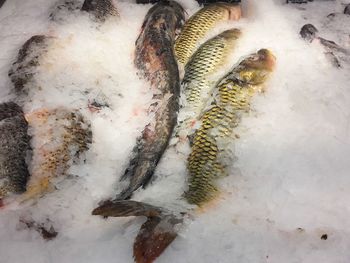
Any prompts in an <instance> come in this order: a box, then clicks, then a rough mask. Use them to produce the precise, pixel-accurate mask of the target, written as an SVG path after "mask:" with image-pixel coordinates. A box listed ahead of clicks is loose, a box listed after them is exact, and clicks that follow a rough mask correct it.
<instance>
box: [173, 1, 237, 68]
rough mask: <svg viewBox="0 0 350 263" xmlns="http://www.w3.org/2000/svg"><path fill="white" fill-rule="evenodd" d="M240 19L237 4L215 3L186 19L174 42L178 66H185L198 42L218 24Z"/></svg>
mask: <svg viewBox="0 0 350 263" xmlns="http://www.w3.org/2000/svg"><path fill="white" fill-rule="evenodd" d="M240 17H241V7H240V5H239V4H230V3H216V4H212V5H208V6H206V7H203V8H202V9H200V10H199V11H198V12H197V13H195V14H194V15H193V16H191V17H190V19H188V21H187V22H186V23H185V25H184V28H183V30H182V32H181V34H180V35H179V37H178V38H177V39H176V41H175V47H174V50H175V56H176V59H177V61H178V62H179V64H181V65H186V64H187V62H188V61H189V59H190V57H191V56H192V55H193V53H194V52H195V51H196V49H197V46H198V44H199V42H200V41H203V38H204V37H205V35H206V34H207V33H208V32H209V31H210V30H211V29H213V28H214V27H215V26H217V25H218V24H219V23H221V22H223V21H228V20H238V19H239V18H240Z"/></svg>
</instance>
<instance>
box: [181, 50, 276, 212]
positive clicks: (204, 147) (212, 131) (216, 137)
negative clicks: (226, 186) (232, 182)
mask: <svg viewBox="0 0 350 263" xmlns="http://www.w3.org/2000/svg"><path fill="white" fill-rule="evenodd" d="M274 65H275V57H274V56H273V55H272V53H271V52H270V51H269V50H267V49H261V50H259V51H258V52H257V53H256V54H253V55H250V56H249V57H247V58H246V59H244V60H243V61H242V62H241V63H240V64H239V65H238V66H237V67H236V68H234V69H233V71H232V72H230V73H229V74H228V75H226V76H225V77H224V78H223V79H222V80H221V81H220V82H219V84H218V85H217V94H216V96H215V99H214V101H213V103H212V105H211V107H210V108H209V109H208V110H207V111H206V112H205V113H204V115H203V116H202V118H201V127H200V128H199V129H198V130H197V131H196V133H195V136H194V140H193V145H192V150H191V154H190V156H189V158H188V165H187V166H188V171H189V180H188V184H189V188H188V191H187V192H186V193H185V198H186V199H187V201H188V202H189V203H191V204H196V205H198V206H201V205H204V204H205V203H207V202H208V201H210V200H212V199H214V198H215V197H216V196H217V195H218V193H219V191H218V188H217V186H216V184H215V181H216V179H217V178H219V177H220V176H224V175H226V169H225V168H226V167H225V164H224V163H223V162H222V161H223V159H222V158H223V156H225V145H223V144H225V143H226V144H227V142H229V141H230V140H231V139H233V132H234V128H235V127H237V126H238V124H239V122H240V120H241V116H242V114H243V113H245V112H247V111H249V109H250V102H251V98H252V96H253V95H254V94H255V93H256V91H258V90H259V89H261V87H262V85H263V84H264V82H265V81H266V79H267V77H268V76H269V75H270V73H271V72H272V70H273V68H274ZM226 146H227V145H226Z"/></svg>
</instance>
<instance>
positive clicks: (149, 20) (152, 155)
mask: <svg viewBox="0 0 350 263" xmlns="http://www.w3.org/2000/svg"><path fill="white" fill-rule="evenodd" d="M184 19H185V16H184V9H183V8H182V7H181V6H180V5H179V4H178V3H176V2H174V1H162V2H160V3H157V4H155V5H154V6H153V7H152V8H151V9H150V10H149V11H148V13H147V15H146V17H145V20H144V22H143V25H142V29H141V33H140V35H139V37H138V39H137V40H136V51H135V60H134V64H135V66H136V68H137V71H138V76H139V77H140V78H141V79H144V80H146V81H147V82H148V83H149V85H150V87H151V89H152V90H153V92H154V93H153V100H154V101H155V102H154V103H153V104H152V105H151V107H150V109H149V110H148V111H149V112H150V113H151V114H154V117H153V119H152V120H151V122H150V123H149V124H148V125H147V126H146V127H145V128H144V130H143V131H142V134H141V136H140V137H139V138H138V139H137V142H136V146H135V147H134V149H133V153H132V157H131V159H130V162H129V164H128V167H127V169H126V171H125V173H124V174H123V175H122V177H121V179H120V180H121V181H124V182H125V181H127V180H129V184H128V186H127V187H126V188H125V189H124V190H122V191H121V193H120V194H118V196H117V197H116V199H119V200H125V199H129V198H130V197H131V196H132V194H133V192H134V191H135V190H137V189H138V188H139V187H141V186H142V187H145V186H146V185H147V183H148V182H149V181H150V179H151V178H152V176H153V174H154V171H155V169H156V166H157V164H158V162H159V160H160V159H161V157H162V155H163V153H164V151H165V149H166V147H167V145H168V142H169V140H170V137H171V135H172V132H173V129H174V127H175V125H176V123H177V113H178V110H179V96H180V80H179V70H178V67H177V63H176V60H175V56H174V52H173V45H174V39H175V36H176V34H177V32H178V30H180V29H181V27H182V25H183V23H184Z"/></svg>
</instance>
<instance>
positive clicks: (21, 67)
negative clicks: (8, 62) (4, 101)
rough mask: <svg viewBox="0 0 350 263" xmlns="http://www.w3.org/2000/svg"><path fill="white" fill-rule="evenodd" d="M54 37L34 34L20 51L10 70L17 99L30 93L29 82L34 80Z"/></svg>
mask: <svg viewBox="0 0 350 263" xmlns="http://www.w3.org/2000/svg"><path fill="white" fill-rule="evenodd" d="M52 39H53V38H52V37H48V36H44V35H36V36H32V37H31V38H30V39H29V40H27V41H26V42H25V43H24V44H23V46H22V47H21V49H20V50H19V52H18V56H17V59H16V61H15V62H14V63H13V64H12V66H11V69H10V70H9V73H8V75H9V77H10V79H11V81H12V83H13V85H14V89H15V92H16V95H17V96H18V98H17V100H21V98H22V97H23V96H26V95H28V93H29V90H28V86H27V84H30V83H32V82H33V81H34V75H35V74H36V73H37V67H38V66H39V62H40V59H41V58H42V56H43V55H44V54H46V53H47V52H48V47H49V45H50V41H51V40H52Z"/></svg>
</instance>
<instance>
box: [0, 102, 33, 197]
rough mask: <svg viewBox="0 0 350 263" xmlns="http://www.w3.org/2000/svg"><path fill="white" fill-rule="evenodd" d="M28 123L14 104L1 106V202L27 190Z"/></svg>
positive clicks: (9, 103) (8, 103)
mask: <svg viewBox="0 0 350 263" xmlns="http://www.w3.org/2000/svg"><path fill="white" fill-rule="evenodd" d="M27 130H28V123H27V121H26V120H25V118H24V113H23V111H22V109H21V108H20V107H19V106H18V105H17V104H15V103H14V102H7V103H2V104H0V202H1V200H2V199H3V198H6V197H8V196H11V195H13V194H21V193H23V192H24V191H25V190H26V184H27V180H28V178H29V172H28V168H27V163H26V158H27V155H28V152H29V150H30V137H29V136H28V134H27Z"/></svg>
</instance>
